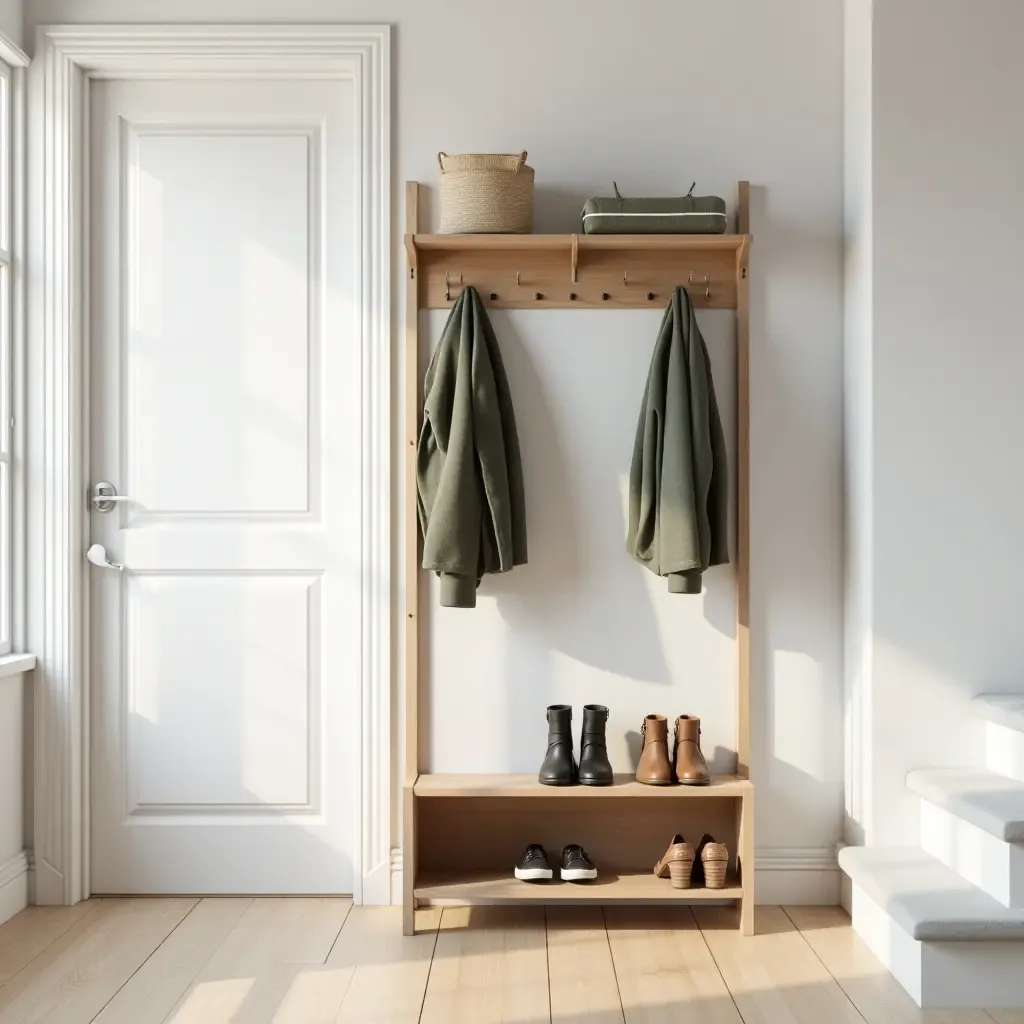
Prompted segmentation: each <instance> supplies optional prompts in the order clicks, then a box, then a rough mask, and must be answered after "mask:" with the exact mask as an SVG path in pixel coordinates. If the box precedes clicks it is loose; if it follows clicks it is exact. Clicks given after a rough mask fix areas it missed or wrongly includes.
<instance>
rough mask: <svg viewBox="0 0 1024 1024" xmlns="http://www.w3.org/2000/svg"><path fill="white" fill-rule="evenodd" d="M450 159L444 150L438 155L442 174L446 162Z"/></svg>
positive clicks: (438, 163) (438, 164)
mask: <svg viewBox="0 0 1024 1024" xmlns="http://www.w3.org/2000/svg"><path fill="white" fill-rule="evenodd" d="M447 158H448V154H447V153H445V152H444V151H443V150H442V151H441V152H440V153H438V154H437V166H438V167H440V168H441V173H442V174H444V162H445V160H446V159H447Z"/></svg>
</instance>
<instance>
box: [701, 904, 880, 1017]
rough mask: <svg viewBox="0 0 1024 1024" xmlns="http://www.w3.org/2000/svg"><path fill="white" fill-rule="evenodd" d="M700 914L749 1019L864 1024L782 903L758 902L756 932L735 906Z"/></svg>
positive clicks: (703, 928) (734, 994)
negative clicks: (747, 930)
mask: <svg viewBox="0 0 1024 1024" xmlns="http://www.w3.org/2000/svg"><path fill="white" fill-rule="evenodd" d="M694 914H695V916H696V918H697V922H698V924H699V925H700V928H701V932H702V933H703V935H704V938H705V940H706V941H707V944H708V947H709V948H710V950H711V953H712V955H713V956H714V958H715V962H716V963H717V964H718V968H719V970H720V971H721V972H722V976H723V977H724V978H725V983H726V984H727V985H728V986H729V991H730V992H731V993H732V997H733V999H735V1000H736V1005H737V1006H738V1007H739V1011H740V1013H741V1014H742V1015H743V1020H744V1022H745V1024H824V1022H826V1021H827V1022H828V1024H864V1021H863V1018H862V1017H861V1015H860V1014H859V1013H858V1012H857V1010H856V1009H855V1008H854V1006H853V1004H852V1003H851V1002H850V1000H849V999H848V998H847V997H846V994H845V993H844V992H843V990H842V989H841V988H840V987H839V986H838V985H837V984H836V982H835V980H834V979H833V978H832V976H831V975H830V974H829V973H828V971H826V970H825V968H824V967H823V966H822V964H821V961H820V960H819V959H818V958H817V956H815V954H814V951H813V950H812V949H811V947H810V946H809V945H808V944H807V942H806V941H805V940H804V938H803V936H802V935H801V934H800V932H798V931H797V929H796V927H795V926H794V925H793V923H792V922H791V921H790V920H789V918H788V917H786V915H785V914H784V913H783V911H782V908H781V907H758V908H757V910H756V919H755V923H756V930H757V933H756V934H755V935H750V936H743V935H741V934H740V933H739V930H738V928H737V925H738V917H737V912H736V911H735V910H732V909H728V910H726V909H718V908H710V907H705V908H698V909H696V910H695V911H694Z"/></svg>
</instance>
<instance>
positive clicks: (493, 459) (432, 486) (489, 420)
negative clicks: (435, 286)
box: [416, 287, 526, 608]
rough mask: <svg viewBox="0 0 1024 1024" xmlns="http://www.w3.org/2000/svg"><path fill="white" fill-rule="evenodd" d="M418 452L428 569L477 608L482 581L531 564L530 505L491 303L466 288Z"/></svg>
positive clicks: (433, 381) (451, 600)
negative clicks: (486, 305) (489, 310)
mask: <svg viewBox="0 0 1024 1024" xmlns="http://www.w3.org/2000/svg"><path fill="white" fill-rule="evenodd" d="M423 391H424V402H423V426H422V428H421V430H420V437H419V444H418V445H417V449H416V506H417V512H418V514H419V522H420V530H421V532H422V534H423V568H424V569H430V570H432V571H434V572H436V573H438V575H440V577H441V604H442V605H443V606H445V607H452V608H474V607H476V588H477V585H478V584H479V582H480V579H481V577H483V575H484V573H493V572H508V570H509V569H511V568H512V567H513V566H516V565H523V564H525V562H526V498H525V494H524V491H523V464H522V460H521V458H520V455H519V437H518V435H517V434H516V418H515V413H514V412H513V410H512V396H511V395H510V393H509V389H508V379H507V378H506V376H505V367H504V365H503V364H502V361H501V353H500V352H499V350H498V342H497V340H496V339H495V337H494V329H493V328H492V327H491V323H490V321H489V320H488V319H487V314H486V312H485V311H484V307H483V303H482V302H481V301H480V296H479V295H478V294H477V291H476V289H475V288H470V287H467V288H464V289H463V290H462V293H461V294H460V295H459V297H458V299H456V300H455V305H454V306H453V307H452V311H451V314H450V315H449V317H448V322H447V323H446V324H445V326H444V332H443V333H442V335H441V341H440V342H439V344H438V346H437V349H436V351H435V352H434V356H433V358H432V359H431V360H430V366H429V367H428V369H427V375H426V379H425V381H424V387H423Z"/></svg>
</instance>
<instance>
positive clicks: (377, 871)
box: [363, 858, 392, 907]
mask: <svg viewBox="0 0 1024 1024" xmlns="http://www.w3.org/2000/svg"><path fill="white" fill-rule="evenodd" d="M391 874H392V869H391V861H390V858H389V859H388V860H386V861H385V862H384V863H383V864H378V865H377V867H375V868H374V869H373V870H372V871H370V872H369V873H367V874H366V875H364V876H363V905H364V906H367V907H381V906H383V907H386V906H388V905H389V904H390V903H391V889H392V883H391Z"/></svg>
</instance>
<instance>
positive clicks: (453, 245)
mask: <svg viewBox="0 0 1024 1024" xmlns="http://www.w3.org/2000/svg"><path fill="white" fill-rule="evenodd" d="M406 239H407V242H409V243H411V244H412V245H414V246H415V247H416V248H417V249H421V250H425V251H435V252H446V251H452V252H456V251H457V252H464V251H466V250H476V251H482V250H490V251H504V252H523V251H530V250H538V249H564V250H567V251H568V250H571V249H572V247H573V245H576V246H577V247H578V248H579V250H580V252H608V251H613V250H622V249H634V250H635V249H646V250H648V251H649V250H652V249H660V250H670V251H673V252H687V251H692V250H704V251H706V250H709V249H713V250H718V251H722V250H724V251H726V252H738V251H739V250H741V249H743V248H745V247H746V246H748V245H749V244H750V235H582V234H581V235H544V234H537V235H407V236H406Z"/></svg>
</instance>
